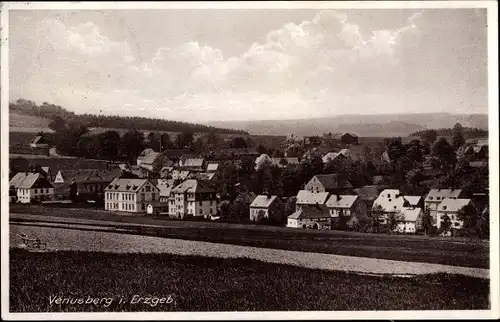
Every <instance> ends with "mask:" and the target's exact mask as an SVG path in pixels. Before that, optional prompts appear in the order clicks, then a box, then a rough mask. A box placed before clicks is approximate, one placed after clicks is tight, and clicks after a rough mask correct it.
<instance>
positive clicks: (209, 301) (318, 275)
mask: <svg viewBox="0 0 500 322" xmlns="http://www.w3.org/2000/svg"><path fill="white" fill-rule="evenodd" d="M134 295H135V296H136V297H135V302H134ZM58 297H61V299H58ZM139 297H140V298H143V300H138V299H139ZM89 298H90V299H92V300H94V301H95V300H96V299H98V301H99V303H98V304H94V302H93V303H92V304H86V303H85V302H86V301H88V299H89ZM146 298H151V299H150V300H149V301H147V302H148V303H145V302H146V300H145V299H146ZM155 298H156V299H157V300H155ZM110 299H111V300H110ZM161 299H165V300H164V301H163V303H160V302H159V301H160V300H161ZM64 300H66V301H73V302H74V303H73V304H68V303H65V302H64ZM58 301H62V302H58ZM78 301H80V302H83V303H80V302H78ZM138 301H139V302H138ZM155 301H156V302H157V303H156V305H153V304H154V302H155ZM58 303H60V304H58ZM62 303H64V304H62ZM108 303H109V304H108ZM488 308H489V281H488V280H482V279H477V278H469V277H464V276H459V275H446V274H437V275H424V276H419V277H414V278H401V277H375V276H361V275H355V274H349V273H343V272H328V271H321V270H312V269H306V268H299V267H294V266H289V265H278V264H268V263H264V262H259V261H255V260H249V259H219V258H209V257H201V256H176V255H165V254H161V255H158V254H108V253H88V252H68V251H65V252H48V253H32V252H28V251H25V250H19V249H12V250H11V251H10V311H11V312H82V311H86V312H89V311H112V312H117V311H127V312H130V311H268V310H273V311H274V310H279V311H289V310H466V309H468V310H470V309H488Z"/></svg>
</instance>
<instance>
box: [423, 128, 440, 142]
mask: <svg viewBox="0 0 500 322" xmlns="http://www.w3.org/2000/svg"><path fill="white" fill-rule="evenodd" d="M421 138H422V139H424V140H425V141H426V142H428V143H429V144H433V143H434V142H435V141H436V139H437V132H436V130H427V131H425V132H424V133H423V134H422V136H421Z"/></svg>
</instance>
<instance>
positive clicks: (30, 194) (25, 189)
mask: <svg viewBox="0 0 500 322" xmlns="http://www.w3.org/2000/svg"><path fill="white" fill-rule="evenodd" d="M9 185H10V188H11V189H13V190H14V189H15V191H16V200H17V202H20V203H34V202H41V201H50V200H53V198H54V186H53V185H52V183H50V182H49V180H47V179H46V178H45V177H44V176H42V175H41V174H39V173H26V172H19V173H17V174H16V175H15V176H14V177H13V178H12V179H11V180H10V181H9Z"/></svg>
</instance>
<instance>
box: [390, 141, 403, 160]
mask: <svg viewBox="0 0 500 322" xmlns="http://www.w3.org/2000/svg"><path fill="white" fill-rule="evenodd" d="M387 153H388V154H389V158H390V159H391V161H392V162H396V161H397V160H399V158H401V157H403V156H404V155H406V148H405V146H404V145H403V141H402V140H401V138H393V139H392V140H391V142H390V143H389V146H388V147H387Z"/></svg>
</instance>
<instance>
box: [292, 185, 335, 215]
mask: <svg viewBox="0 0 500 322" xmlns="http://www.w3.org/2000/svg"><path fill="white" fill-rule="evenodd" d="M329 195H330V194H329V193H328V192H312V191H310V190H300V191H299V192H298V193H297V201H296V203H295V210H296V211H299V210H300V209H301V208H302V206H309V205H324V204H325V203H326V201H327V200H328V196H329Z"/></svg>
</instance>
